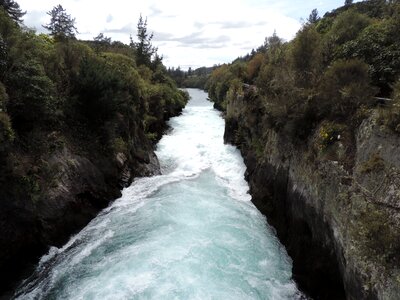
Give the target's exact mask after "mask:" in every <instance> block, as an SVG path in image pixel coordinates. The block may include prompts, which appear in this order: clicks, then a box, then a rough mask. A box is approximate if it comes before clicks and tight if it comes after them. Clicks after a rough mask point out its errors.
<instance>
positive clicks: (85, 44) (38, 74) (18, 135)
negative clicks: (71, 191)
mask: <svg viewBox="0 0 400 300" xmlns="http://www.w3.org/2000/svg"><path fill="white" fill-rule="evenodd" d="M48 14H49V15H50V16H51V20H50V23H49V24H47V25H45V26H44V27H45V28H47V29H48V30H49V32H50V33H49V35H44V34H40V35H37V34H36V33H35V32H33V31H31V30H29V29H27V28H26V27H24V26H21V24H22V23H21V19H20V18H21V17H22V16H23V15H24V12H22V11H21V10H20V8H19V6H18V4H17V3H16V2H14V1H11V0H5V1H0V168H1V170H2V171H1V174H0V189H1V190H2V191H3V190H6V189H7V190H13V189H15V190H16V189H18V183H20V185H21V186H25V188H24V189H23V190H24V191H27V193H28V194H29V191H32V194H35V199H36V198H37V197H39V196H38V195H39V194H40V192H41V191H42V190H43V187H44V186H45V182H46V181H50V178H47V177H46V176H47V175H46V174H49V173H51V172H47V171H46V172H45V171H44V170H45V169H46V168H45V167H44V166H46V163H45V162H46V160H48V159H49V157H50V155H52V154H53V153H54V152H55V151H61V150H62V149H63V148H64V147H65V146H68V148H69V149H70V150H73V151H75V152H76V154H79V155H83V156H84V155H89V156H90V157H97V158H101V159H103V160H109V161H112V160H113V159H114V158H115V156H116V154H118V153H121V152H122V153H124V154H125V156H126V157H127V158H128V159H130V158H131V157H132V155H134V150H135V149H138V148H140V143H141V142H143V143H149V142H148V140H146V141H140V140H138V137H143V138H144V139H145V138H146V135H147V136H148V137H151V138H152V140H153V142H154V141H156V140H157V138H159V137H160V136H161V134H162V130H163V128H164V127H163V126H164V122H165V120H167V119H168V118H169V117H170V116H171V115H173V114H176V113H177V112H179V111H180V110H181V109H182V108H183V107H184V105H185V104H186V102H187V100H188V95H187V94H185V93H184V92H182V91H180V90H178V89H177V87H176V85H175V83H174V82H173V80H172V79H171V78H170V77H169V76H168V73H167V70H166V68H165V67H164V66H163V64H162V58H161V57H160V56H158V55H157V49H156V48H154V47H153V46H152V44H151V38H152V34H148V33H147V21H144V20H143V19H142V17H140V19H139V22H138V29H139V32H138V36H137V38H138V42H134V40H133V39H132V38H131V40H132V42H131V44H130V45H125V44H122V43H120V42H112V41H111V39H110V38H107V37H105V36H104V35H103V34H99V35H98V36H97V37H96V38H94V40H93V41H79V40H77V39H76V37H75V34H76V32H77V30H76V27H75V19H74V18H72V17H71V16H70V15H69V14H68V13H67V12H66V11H65V9H64V8H63V7H62V6H61V5H58V6H56V7H54V8H53V9H52V10H51V11H49V13H48ZM22 158H23V159H22ZM47 165H48V164H47ZM49 176H50V175H49ZM12 184H13V185H16V187H15V188H12V187H11V188H8V187H10V185H12ZM21 189H22V188H21ZM18 195H19V196H18ZM18 195H16V194H13V193H12V192H10V193H8V197H9V198H10V200H11V199H13V198H18V197H21V198H24V197H26V196H27V195H25V194H24V193H22V192H18ZM3 196H4V195H3ZM32 197H33V196H32Z"/></svg>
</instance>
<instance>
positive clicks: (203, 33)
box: [18, 0, 342, 68]
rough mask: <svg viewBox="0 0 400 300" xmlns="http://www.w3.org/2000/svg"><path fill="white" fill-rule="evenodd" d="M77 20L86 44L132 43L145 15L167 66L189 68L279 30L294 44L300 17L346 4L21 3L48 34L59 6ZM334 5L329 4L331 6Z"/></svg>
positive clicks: (225, 58) (233, 53) (226, 56)
mask: <svg viewBox="0 0 400 300" xmlns="http://www.w3.org/2000/svg"><path fill="white" fill-rule="evenodd" d="M60 2H61V5H63V7H64V8H65V9H66V10H67V12H68V13H69V14H71V15H72V16H73V17H74V18H76V25H77V27H78V30H79V32H80V34H79V35H78V37H79V38H80V39H92V38H93V37H94V36H97V35H98V34H99V33H100V32H104V33H105V34H106V35H107V36H110V37H111V38H112V39H113V40H120V41H122V42H125V43H128V42H129V35H130V34H132V35H133V36H134V35H135V31H136V23H137V20H138V18H139V15H140V13H141V14H142V15H143V16H144V17H145V16H147V17H148V29H149V30H150V31H154V33H155V37H154V44H155V46H158V48H159V53H160V54H163V55H164V63H165V64H166V65H167V66H175V67H176V66H178V65H180V66H181V67H183V68H187V67H189V66H192V67H198V66H203V65H207V66H210V65H214V64H218V63H224V62H230V61H232V60H233V59H235V58H236V57H238V56H241V55H245V54H246V53H247V52H250V51H251V49H253V48H257V47H258V46H260V45H261V44H262V43H263V41H264V39H265V37H266V36H270V35H272V33H273V32H274V30H276V32H277V34H278V35H279V36H280V37H282V38H284V39H286V40H289V39H291V38H292V37H293V36H294V34H295V33H296V32H297V30H298V29H299V28H300V26H301V23H300V17H303V18H307V16H308V14H309V12H310V11H311V9H312V8H317V9H318V10H319V11H320V12H321V13H324V12H325V11H326V10H328V9H333V8H335V7H337V6H339V5H341V4H342V1H340V2H339V1H337V0H335V1H316V0H315V1H300V0H282V1H272V0H219V1H216V0H202V1H192V0H186V1H182V0H168V1H161V0H158V1H157V0H147V1H146V0H114V1H111V2H109V1H95V0H69V1H67V0H65V1H60V0H35V1H32V0H19V1H18V3H19V4H20V6H21V8H22V9H23V10H27V11H28V14H27V15H26V16H25V23H26V25H28V26H31V27H36V29H37V30H38V31H40V32H42V31H43V28H41V26H40V25H41V24H45V23H47V22H48V20H49V18H48V16H47V15H46V12H47V11H49V10H51V9H52V7H53V6H55V5H57V4H59V3H60ZM328 2H329V3H328Z"/></svg>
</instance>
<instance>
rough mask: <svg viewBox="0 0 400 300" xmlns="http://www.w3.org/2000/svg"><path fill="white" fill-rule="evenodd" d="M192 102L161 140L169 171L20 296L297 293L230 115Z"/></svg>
mask: <svg viewBox="0 0 400 300" xmlns="http://www.w3.org/2000/svg"><path fill="white" fill-rule="evenodd" d="M188 91H189V93H190V95H191V101H190V102H189V103H188V105H187V106H186V108H185V109H184V111H183V113H182V115H181V116H179V117H175V118H173V119H171V120H170V122H169V124H170V126H171V131H170V132H169V133H168V134H166V135H165V136H164V137H163V138H162V139H161V140H160V142H159V143H158V145H157V156H158V158H159V160H160V164H161V168H162V174H163V175H160V176H154V177H149V178H139V179H136V180H135V181H134V183H133V184H132V185H131V186H130V187H128V188H125V189H124V190H123V191H122V197H121V198H120V199H117V200H115V201H114V202H113V203H112V204H111V205H110V206H109V207H108V208H107V209H105V210H103V211H102V212H101V213H100V214H99V215H98V216H97V217H96V218H95V219H94V220H92V222H90V223H89V224H88V225H87V226H86V227H85V228H84V229H83V230H82V231H81V232H80V233H78V234H77V235H75V236H73V237H72V238H71V239H70V241H69V242H68V243H67V244H66V245H65V246H64V247H62V248H55V247H53V248H51V249H50V251H49V253H48V254H47V255H45V256H43V257H42V259H41V261H40V263H39V265H38V266H37V269H36V271H35V273H34V274H33V275H32V276H31V277H30V278H28V279H27V280H25V281H24V283H23V284H22V285H21V286H20V288H19V290H18V291H17V293H16V294H15V296H14V297H15V298H17V299H93V300H95V299H96V300H97V299H113V300H114V299H202V300H204V299H222V300H224V299H273V300H276V299H298V298H300V297H301V296H300V293H299V291H298V290H297V287H296V284H295V283H294V282H293V280H292V279H291V275H292V273H291V267H292V265H291V260H290V258H289V257H288V255H287V253H286V251H285V249H284V247H283V246H282V245H281V244H280V243H279V241H278V239H277V238H276V237H275V235H274V233H273V230H272V229H271V228H270V227H269V226H268V225H267V222H266V219H265V217H264V216H263V215H262V214H261V213H260V212H259V211H258V210H257V209H256V208H255V206H254V205H253V204H252V202H251V201H250V200H251V197H250V196H249V194H248V193H247V191H248V185H247V183H246V181H245V180H244V172H245V165H244V163H243V160H242V158H241V156H240V153H239V151H238V150H237V149H236V148H234V147H233V146H230V145H224V144H223V132H224V120H223V119H222V117H221V116H220V114H219V112H218V111H216V110H214V109H213V108H212V104H211V103H210V102H208V101H207V100H206V97H207V94H206V93H204V92H203V91H200V90H195V89H189V90H188Z"/></svg>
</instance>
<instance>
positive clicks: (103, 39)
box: [93, 33, 111, 52]
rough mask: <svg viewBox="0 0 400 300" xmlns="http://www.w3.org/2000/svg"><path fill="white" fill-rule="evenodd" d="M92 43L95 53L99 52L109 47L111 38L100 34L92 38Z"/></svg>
mask: <svg viewBox="0 0 400 300" xmlns="http://www.w3.org/2000/svg"><path fill="white" fill-rule="evenodd" d="M93 41H94V46H95V50H96V52H100V51H102V50H104V49H105V48H106V47H108V46H111V38H109V37H107V36H105V35H104V34H103V33H100V34H99V35H98V36H96V37H94V38H93Z"/></svg>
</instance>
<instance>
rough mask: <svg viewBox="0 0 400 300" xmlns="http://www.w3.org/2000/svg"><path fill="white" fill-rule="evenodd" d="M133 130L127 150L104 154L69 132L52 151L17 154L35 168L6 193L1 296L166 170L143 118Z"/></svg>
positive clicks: (1, 218) (0, 240) (1, 215)
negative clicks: (132, 189) (140, 183)
mask: <svg viewBox="0 0 400 300" xmlns="http://www.w3.org/2000/svg"><path fill="white" fill-rule="evenodd" d="M181 110H182V107H178V106H177V107H174V109H171V111H170V112H168V114H167V115H163V116H162V118H161V119H160V120H157V122H158V124H159V128H158V129H159V132H157V135H158V136H160V137H161V135H162V131H163V130H164V129H165V128H166V119H168V118H169V117H172V116H174V115H178V114H179V113H180V112H181ZM130 126H131V127H130V134H129V140H126V141H124V144H125V145H129V146H128V148H127V149H124V151H123V152H118V151H114V152H110V151H104V149H101V143H97V142H94V140H93V138H91V137H89V136H88V137H87V139H86V140H82V139H76V138H73V137H68V135H71V132H65V133H64V135H63V143H62V145H61V146H60V147H58V148H57V149H55V150H54V151H52V152H51V153H49V152H47V151H44V152H43V154H42V155H40V156H34V155H33V154H31V153H29V152H27V151H25V152H23V151H20V152H19V153H15V154H14V155H15V158H16V159H18V160H21V165H23V166H24V168H29V169H30V170H29V172H27V173H28V174H29V176H25V177H23V178H25V179H26V180H25V181H26V182H23V183H22V182H17V181H15V180H14V181H13V178H9V185H8V187H7V188H4V192H3V194H2V195H1V201H2V207H1V209H0V227H1V230H2V234H1V235H0V282H1V289H0V295H1V293H4V292H6V294H4V297H5V298H7V297H8V296H10V294H9V293H11V290H12V289H13V288H14V287H15V286H14V285H15V282H16V281H17V280H18V279H22V278H23V277H26V275H28V274H29V272H30V271H31V269H32V267H33V265H34V264H36V262H37V260H38V258H39V257H40V256H41V255H43V254H45V252H46V251H47V250H48V248H49V246H57V247H59V246H61V245H63V244H64V243H65V242H66V241H67V240H68V239H69V237H70V236H71V234H74V233H75V232H77V231H78V230H80V229H81V228H82V227H84V226H85V225H86V224H87V223H88V222H89V221H90V220H91V219H92V218H94V217H95V216H96V215H97V213H98V212H99V211H100V210H101V209H102V208H104V207H106V206H107V205H108V204H109V203H110V201H112V200H114V199H116V198H118V197H119V196H120V195H121V193H120V190H121V188H122V187H124V186H127V185H129V184H130V183H131V181H132V180H133V178H135V177H139V176H150V175H154V174H158V173H159V172H160V169H159V163H158V159H157V157H156V155H155V153H154V142H155V141H151V140H150V139H149V138H148V137H147V136H146V134H145V133H144V128H143V126H142V125H141V120H137V122H136V123H135V124H130ZM58 134H59V133H58ZM52 138H53V137H52V134H50V135H49V139H52ZM14 172H18V170H14ZM24 172H25V171H24ZM26 186H28V187H29V188H26V189H25V187H26ZM21 187H24V189H22V188H21ZM29 266H31V267H29ZM7 291H8V292H7ZM0 298H1V296H0Z"/></svg>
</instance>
